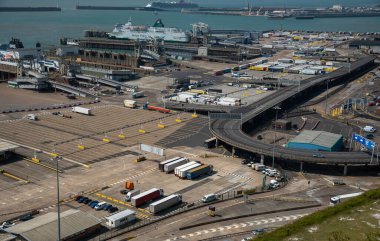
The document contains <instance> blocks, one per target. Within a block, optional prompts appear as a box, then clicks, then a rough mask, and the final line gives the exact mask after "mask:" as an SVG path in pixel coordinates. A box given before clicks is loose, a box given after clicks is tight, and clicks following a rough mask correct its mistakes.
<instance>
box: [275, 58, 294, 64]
mask: <svg viewBox="0 0 380 241" xmlns="http://www.w3.org/2000/svg"><path fill="white" fill-rule="evenodd" d="M278 62H280V63H289V64H291V63H293V60H292V59H279V60H278Z"/></svg>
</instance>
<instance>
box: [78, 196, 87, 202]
mask: <svg viewBox="0 0 380 241" xmlns="http://www.w3.org/2000/svg"><path fill="white" fill-rule="evenodd" d="M85 200H88V197H81V198H79V200H78V203H83V202H84V201H85Z"/></svg>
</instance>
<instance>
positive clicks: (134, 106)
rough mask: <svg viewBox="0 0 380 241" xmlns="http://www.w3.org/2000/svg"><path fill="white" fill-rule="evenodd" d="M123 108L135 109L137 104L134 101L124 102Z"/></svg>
mask: <svg viewBox="0 0 380 241" xmlns="http://www.w3.org/2000/svg"><path fill="white" fill-rule="evenodd" d="M124 106H125V107H128V108H132V109H133V108H136V106H137V104H136V101H135V100H124Z"/></svg>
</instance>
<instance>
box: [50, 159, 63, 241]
mask: <svg viewBox="0 0 380 241" xmlns="http://www.w3.org/2000/svg"><path fill="white" fill-rule="evenodd" d="M54 160H55V161H56V162H57V163H56V164H57V167H56V168H57V169H56V171H57V215H58V217H57V224H58V234H57V240H58V241H61V210H60V209H61V208H60V203H59V161H60V160H62V157H61V156H57V157H55V158H52V161H54Z"/></svg>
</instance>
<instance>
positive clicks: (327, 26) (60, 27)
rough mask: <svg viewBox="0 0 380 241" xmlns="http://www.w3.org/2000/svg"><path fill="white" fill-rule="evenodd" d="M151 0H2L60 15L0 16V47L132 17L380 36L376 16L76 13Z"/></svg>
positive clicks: (260, 0) (291, 0)
mask: <svg viewBox="0 0 380 241" xmlns="http://www.w3.org/2000/svg"><path fill="white" fill-rule="evenodd" d="M149 2H150V1H149V0H108V1H104V0H103V1H101V0H80V1H78V0H58V1H56V0H0V6H56V5H57V4H58V5H59V6H60V7H62V12H17V13H1V14H0V43H3V42H8V41H9V40H10V38H11V37H17V38H20V39H21V40H22V41H23V42H24V44H25V45H26V46H27V47H32V46H34V44H35V43H36V42H37V41H39V42H41V43H42V44H43V45H49V44H57V43H58V42H59V39H60V38H61V37H73V38H79V37H82V36H83V31H84V30H89V29H96V30H104V31H112V29H113V26H114V25H115V24H116V23H124V22H126V21H127V20H128V19H129V18H130V17H131V18H132V20H133V22H134V23H135V24H146V25H151V24H153V23H154V21H155V20H156V19H157V18H161V19H162V21H163V22H164V24H165V25H166V26H170V27H178V28H181V29H184V30H190V29H191V26H190V24H192V23H195V22H205V23H208V24H209V25H210V27H211V28H213V29H251V30H268V29H303V30H319V31H354V32H380V17H360V18H334V19H328V18H321V19H313V20H296V19H294V18H289V19H284V20H271V19H267V18H266V17H252V16H251V17H247V16H223V15H199V14H181V13H176V12H160V13H159V14H158V15H154V14H153V13H152V12H140V11H118V10H116V11H104V10H103V11H89V10H85V11H83V10H81V11H79V10H75V5H76V4H78V3H79V4H80V5H109V6H145V5H146V4H147V3H149ZM192 2H194V3H198V4H199V5H201V6H208V7H244V6H246V5H247V2H248V1H247V0H233V1H228V0H192ZM249 2H250V4H251V5H254V6H286V7H328V6H332V5H333V4H342V5H344V6H358V4H360V6H374V5H377V4H380V0H362V1H357V0H334V1H331V0H319V1H312V0H286V1H285V0H254V1H249Z"/></svg>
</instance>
